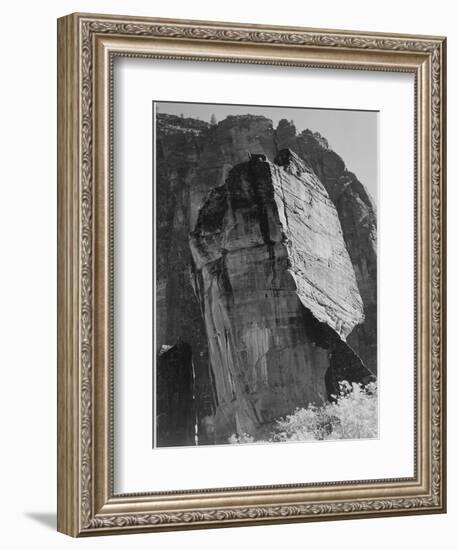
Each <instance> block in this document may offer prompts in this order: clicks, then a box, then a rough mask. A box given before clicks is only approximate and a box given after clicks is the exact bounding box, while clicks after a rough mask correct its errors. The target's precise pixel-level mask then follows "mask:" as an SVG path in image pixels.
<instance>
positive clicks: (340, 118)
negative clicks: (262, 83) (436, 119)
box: [156, 102, 378, 204]
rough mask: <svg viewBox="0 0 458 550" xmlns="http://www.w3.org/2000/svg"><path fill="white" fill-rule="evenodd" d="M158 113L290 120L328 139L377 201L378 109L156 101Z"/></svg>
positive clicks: (276, 120) (217, 118)
mask: <svg viewBox="0 0 458 550" xmlns="http://www.w3.org/2000/svg"><path fill="white" fill-rule="evenodd" d="M156 109H157V112H159V113H167V114H171V115H178V116H180V115H181V114H183V116H184V117H192V118H199V119H200V120H204V121H206V122H210V118H211V116H212V115H213V114H214V115H215V117H216V120H217V122H220V121H221V120H223V119H224V118H226V117H227V116H228V115H244V114H252V115H263V116H265V117H267V118H270V119H271V120H272V123H273V126H274V128H275V127H276V126H277V124H278V122H279V120H281V119H282V118H286V119H287V120H292V121H293V122H294V125H295V126H296V130H297V133H299V132H301V131H302V130H305V129H307V128H308V129H309V130H312V131H313V132H319V133H320V134H321V135H322V136H323V137H325V138H326V139H327V140H328V143H329V146H330V148H331V149H332V150H333V151H335V152H336V153H337V154H338V155H340V156H341V157H342V159H343V160H344V162H345V164H346V166H347V169H348V170H350V171H351V172H354V173H355V174H356V176H357V178H358V179H359V180H360V181H361V183H363V184H364V186H365V187H366V189H367V190H368V192H369V194H370V195H371V197H372V199H373V200H374V202H375V204H377V202H378V200H377V198H378V192H377V188H378V187H377V186H378V183H377V182H378V112H376V111H355V110H341V109H312V108H304V107H270V106H253V105H221V104H212V103H178V102H177V103H168V102H160V103H156Z"/></svg>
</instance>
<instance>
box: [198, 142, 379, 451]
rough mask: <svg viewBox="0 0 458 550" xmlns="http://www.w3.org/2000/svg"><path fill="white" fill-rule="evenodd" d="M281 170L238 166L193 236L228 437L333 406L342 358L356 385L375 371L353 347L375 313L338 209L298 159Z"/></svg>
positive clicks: (282, 159) (220, 417)
mask: <svg viewBox="0 0 458 550" xmlns="http://www.w3.org/2000/svg"><path fill="white" fill-rule="evenodd" d="M277 163H278V164H280V165H281V167H280V166H277V165H276V164H272V163H270V162H268V161H267V160H264V158H263V157H262V155H253V156H252V159H251V160H250V161H249V162H246V163H242V164H239V165H237V166H236V167H235V168H233V169H232V170H231V172H230V173H229V175H228V178H227V181H226V183H225V184H224V185H221V186H219V187H216V188H214V189H213V190H212V191H211V192H210V193H209V196H208V198H207V200H206V201H205V203H204V205H203V206H202V209H201V210H200V212H199V216H198V220H197V225H196V229H195V230H194V231H193V232H192V234H191V251H192V255H193V260H194V281H195V288H196V293H197V295H198V297H199V300H200V302H201V305H202V311H203V316H204V319H205V324H206V331H207V337H208V343H209V356H210V362H211V365H212V370H213V373H214V377H215V386H216V400H217V402H216V415H215V420H214V429H215V435H216V440H217V441H218V442H223V441H227V438H228V437H229V436H230V435H231V434H233V433H239V434H242V433H247V434H250V435H253V436H256V435H258V434H259V433H261V432H262V430H263V429H265V427H266V426H269V424H270V423H271V422H272V421H273V420H274V419H275V418H278V417H280V416H282V415H285V414H288V413H290V412H292V411H293V410H294V409H295V408H296V407H306V406H307V405H308V404H309V403H322V402H323V401H324V400H326V398H327V397H328V395H327V393H328V392H327V388H326V382H325V375H326V372H327V371H328V370H329V371H330V372H334V371H336V372H335V374H334V376H338V372H337V371H338V369H339V364H340V363H341V362H340V363H339V356H340V355H342V354H344V355H348V357H349V358H350V361H346V362H345V364H346V365H348V371H349V374H350V376H351V377H352V378H354V379H358V381H359V380H360V379H361V378H363V377H364V376H370V372H369V371H367V369H365V367H364V366H363V365H362V362H361V360H360V359H359V357H358V356H357V355H356V354H355V353H354V352H353V351H352V350H351V348H349V347H348V346H347V344H346V343H345V338H346V336H347V335H348V334H349V333H350V332H351V331H352V330H353V328H354V327H355V326H356V325H358V324H359V323H360V322H361V321H362V320H363V318H364V314H363V304H362V301H361V298H360V295H359V291H358V287H357V284H356V279H355V274H354V270H353V267H352V264H351V262H350V258H349V255H348V252H347V249H346V246H345V242H344V240H343V236H342V231H341V227H340V222H339V218H338V215H337V212H336V209H335V207H334V205H333V203H332V201H331V200H330V199H329V196H328V193H327V192H326V190H325V188H324V187H323V185H322V184H321V182H320V181H319V180H318V178H317V177H316V175H315V174H314V172H313V171H312V170H311V168H310V167H309V166H307V164H306V163H304V162H303V161H301V160H300V159H299V157H297V155H295V154H294V153H292V152H291V151H289V150H285V151H281V152H280V153H279V155H278V157H277ZM333 358H335V359H334V363H335V366H333ZM336 369H337V370H336ZM330 378H332V377H330V375H329V374H328V379H330Z"/></svg>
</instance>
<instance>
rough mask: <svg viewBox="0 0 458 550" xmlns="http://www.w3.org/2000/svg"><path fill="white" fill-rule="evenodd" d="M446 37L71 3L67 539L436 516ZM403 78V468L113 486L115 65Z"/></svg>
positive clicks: (61, 405)
mask: <svg viewBox="0 0 458 550" xmlns="http://www.w3.org/2000/svg"><path fill="white" fill-rule="evenodd" d="M445 54H446V40H445V38H443V37H433V36H407V35H406V36H403V35H390V34H380V33H379V34H376V33H364V32H352V31H341V30H317V29H307V28H293V27H276V26H261V25H253V24H238V23H220V22H206V21H181V20H164V19H154V18H144V17H125V16H112V15H109V16H106V15H94V14H72V15H69V16H66V17H63V18H61V19H59V20H58V255H59V256H58V530H59V531H60V532H63V533H66V534H68V535H71V536H91V535H104V534H118V533H128V532H132V533H133V532H144V531H161V530H179V529H193V528H204V527H208V528H210V527H228V526H233V525H238V526H243V525H257V524H269V523H285V522H297V521H320V520H337V519H349V518H358V517H381V516H393V515H407V514H427V513H443V512H445V507H446V470H445V459H446V453H445V449H446V447H445V442H446V441H445V440H446V437H445V395H446V394H445V319H446V317H445V244H446V243H445V90H446V86H445V68H446V67H445V59H446V56H445ZM117 57H134V58H151V59H170V60H183V61H191V60H194V61H195V60H198V61H205V62H206V61H216V62H221V63H244V64H253V65H255V64H256V65H258V64H264V65H275V66H278V65H281V66H294V67H315V68H316V67H319V68H323V69H352V70H358V71H359V70H361V71H374V72H377V71H385V72H393V73H397V72H405V73H410V74H412V75H413V76H414V79H415V98H414V100H415V106H414V113H415V136H414V149H415V154H414V157H415V158H414V159H413V161H414V163H415V170H414V172H415V206H414V210H415V219H414V220H413V223H414V232H415V239H414V240H415V242H414V243H412V246H413V247H414V248H415V314H414V317H415V327H414V332H415V350H414V353H415V365H414V371H415V403H414V408H415V411H414V420H415V433H414V449H413V453H414V463H415V468H414V470H415V471H414V475H413V476H412V477H409V478H395V479H392V478H389V479H377V480H366V481H365V480H361V481H356V480H352V481H338V480H337V481H336V480H335V479H333V477H332V475H330V479H329V481H327V482H320V483H298V484H292V485H276V484H267V485H263V486H255V487H231V488H228V489H199V490H188V489H186V490H183V491H177V490H170V491H162V492H147V488H146V487H145V492H140V493H128V494H117V493H115V492H114V489H113V476H114V464H113V460H114V458H113V454H114V452H113V451H114V449H113V430H114V426H113V385H114V380H113V361H114V345H113V307H114V306H113V271H114V269H115V267H114V266H115V264H114V260H113V230H114V229H113V226H114V225H116V220H115V219H114V215H113V208H112V194H113V182H112V175H113V173H112V172H113V136H112V118H113V90H112V88H113V79H112V74H113V73H112V71H113V60H114V59H115V58H117Z"/></svg>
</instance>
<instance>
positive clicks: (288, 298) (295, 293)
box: [153, 102, 378, 447]
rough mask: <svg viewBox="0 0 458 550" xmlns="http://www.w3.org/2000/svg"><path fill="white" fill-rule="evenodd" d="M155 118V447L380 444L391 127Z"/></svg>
mask: <svg viewBox="0 0 458 550" xmlns="http://www.w3.org/2000/svg"><path fill="white" fill-rule="evenodd" d="M153 112H154V120H153V130H154V143H155V155H154V157H155V165H154V179H155V181H154V189H155V197H154V220H155V222H154V229H153V233H154V248H155V250H154V251H153V254H154V289H153V290H154V292H153V296H154V321H155V322H154V329H153V330H154V335H153V339H154V354H155V365H154V369H155V376H154V378H153V379H154V381H155V388H153V394H154V403H153V415H154V422H153V430H154V433H153V446H155V447H172V446H195V445H215V444H217V445H220V444H227V443H229V444H240V443H274V442H289V441H307V440H337V439H366V438H377V436H378V414H377V413H378V400H377V216H376V200H377V179H378V159H377V120H378V118H377V116H378V113H377V112H374V111H352V110H337V109H310V108H292V107H278V106H274V107H268V106H252V105H221V104H197V103H173V102H155V103H154V105H153Z"/></svg>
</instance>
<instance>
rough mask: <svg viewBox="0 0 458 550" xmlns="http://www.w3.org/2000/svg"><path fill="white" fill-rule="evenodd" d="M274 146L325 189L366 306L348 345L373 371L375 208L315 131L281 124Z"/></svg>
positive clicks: (375, 263) (337, 157) (354, 177)
mask: <svg viewBox="0 0 458 550" xmlns="http://www.w3.org/2000/svg"><path fill="white" fill-rule="evenodd" d="M275 140H276V144H277V147H279V148H285V147H288V148H290V149H291V150H293V151H294V152H295V153H296V154H297V155H299V156H300V157H301V158H302V159H303V160H305V161H306V162H307V163H308V164H309V165H310V166H311V168H312V169H313V171H314V172H315V174H316V175H317V177H318V178H319V179H320V181H321V182H322V184H323V185H324V187H325V188H326V190H327V192H328V193H329V196H330V198H331V200H332V202H333V203H334V205H335V207H336V210H337V213H338V215H339V220H340V224H341V227H342V233H343V236H344V240H345V244H346V247H347V250H348V253H349V255H350V258H351V261H352V264H353V268H354V270H355V274H356V280H357V282H358V288H359V291H360V294H361V298H362V300H363V303H364V314H365V321H364V323H362V324H360V325H358V326H357V327H356V328H355V330H354V332H353V333H352V334H351V335H350V337H349V340H348V341H349V342H351V345H352V346H353V347H354V349H355V350H356V351H357V352H358V354H359V355H360V356H361V358H362V359H363V361H364V363H365V364H366V365H367V366H368V367H369V368H370V369H371V370H372V371H373V372H374V373H375V372H377V218H376V211H375V206H374V203H373V201H372V199H371V197H370V196H369V194H368V193H367V191H366V189H365V187H364V185H363V184H362V183H361V182H360V181H359V180H358V178H357V177H356V176H355V174H353V173H352V172H350V171H348V170H347V168H346V167H345V163H344V161H343V160H342V159H341V157H340V156H339V155H338V154H337V153H335V152H334V151H332V149H330V147H329V145H328V142H327V140H326V139H325V138H323V137H322V136H321V135H320V134H319V133H318V132H312V131H310V130H304V131H303V132H301V133H300V134H297V133H296V128H295V127H294V124H293V123H291V122H288V121H287V120H284V119H283V120H281V121H280V122H279V124H278V127H277V129H276V131H275Z"/></svg>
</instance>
